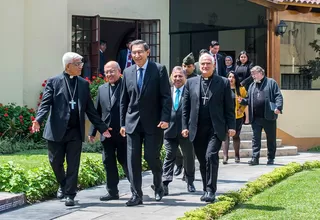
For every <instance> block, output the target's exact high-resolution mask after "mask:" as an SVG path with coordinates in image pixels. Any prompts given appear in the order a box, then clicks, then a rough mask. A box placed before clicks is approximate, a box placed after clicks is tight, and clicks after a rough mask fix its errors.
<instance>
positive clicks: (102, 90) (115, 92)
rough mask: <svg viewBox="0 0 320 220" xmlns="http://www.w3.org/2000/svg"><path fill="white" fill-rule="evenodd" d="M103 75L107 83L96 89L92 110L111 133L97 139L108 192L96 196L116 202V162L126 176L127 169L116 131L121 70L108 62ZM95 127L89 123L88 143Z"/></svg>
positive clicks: (121, 139)
mask: <svg viewBox="0 0 320 220" xmlns="http://www.w3.org/2000/svg"><path fill="white" fill-rule="evenodd" d="M104 72H105V76H106V78H107V79H108V82H107V83H105V84H103V85H101V86H100V87H99V89H98V96H97V102H96V108H97V111H98V113H99V116H100V117H101V120H103V121H104V122H105V123H106V125H107V126H108V128H109V132H110V134H111V137H110V138H105V137H104V136H101V138H100V140H101V143H102V146H103V152H102V153H103V154H102V160H103V161H102V162H103V165H104V168H105V171H106V177H107V181H106V182H107V184H106V188H107V191H108V193H107V194H106V195H104V196H101V197H100V200H101V201H109V200H116V199H119V190H118V183H119V172H118V168H117V161H118V162H119V164H120V165H121V166H122V169H123V171H124V173H125V174H126V176H128V166H127V140H126V138H125V137H122V136H121V135H120V133H119V131H120V112H119V111H120V90H121V84H122V78H121V77H120V74H121V69H120V67H119V64H118V63H117V62H115V61H110V62H108V63H107V64H106V65H105V66H104ZM96 133H97V128H96V127H95V126H94V125H93V124H92V125H91V129H90V132H89V140H90V141H91V142H94V139H95V136H96Z"/></svg>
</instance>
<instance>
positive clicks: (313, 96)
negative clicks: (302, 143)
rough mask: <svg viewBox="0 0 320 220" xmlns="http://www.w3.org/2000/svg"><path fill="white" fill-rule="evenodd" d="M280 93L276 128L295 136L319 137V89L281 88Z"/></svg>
mask: <svg viewBox="0 0 320 220" xmlns="http://www.w3.org/2000/svg"><path fill="white" fill-rule="evenodd" d="M282 95H283V99H284V108H283V114H282V115H280V116H279V119H278V128H280V129H281V130H283V131H285V132H286V133H288V134H290V135H291V136H293V137H296V138H302V137H303V138H308V137H312V138H315V137H320V129H319V125H320V117H319V102H318V100H320V91H299V90H282Z"/></svg>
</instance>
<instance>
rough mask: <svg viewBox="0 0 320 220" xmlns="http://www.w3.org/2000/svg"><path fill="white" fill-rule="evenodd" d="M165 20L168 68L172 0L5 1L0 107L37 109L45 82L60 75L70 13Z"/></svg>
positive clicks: (0, 20)
mask: <svg viewBox="0 0 320 220" xmlns="http://www.w3.org/2000/svg"><path fill="white" fill-rule="evenodd" d="M97 14H99V15H100V16H101V17H113V18H129V19H160V20H161V62H162V63H163V64H165V65H167V66H168V64H169V0H140V1H139V3H134V2H132V1H129V0H127V1H124V0H122V1H114V0H94V1H87V0H57V1H52V0H1V7H0V27H1V41H0V51H1V53H0V76H1V80H0V103H3V104H7V103H9V102H15V103H17V104H19V105H22V104H24V105H28V106H30V107H36V104H37V100H38V96H39V92H40V91H41V90H42V87H41V83H42V81H43V80H45V79H47V78H48V77H50V76H54V75H57V74H59V73H61V72H62V70H63V67H62V61H61V59H62V55H63V54H64V53H65V52H67V51H70V50H71V17H72V15H87V16H94V15H97Z"/></svg>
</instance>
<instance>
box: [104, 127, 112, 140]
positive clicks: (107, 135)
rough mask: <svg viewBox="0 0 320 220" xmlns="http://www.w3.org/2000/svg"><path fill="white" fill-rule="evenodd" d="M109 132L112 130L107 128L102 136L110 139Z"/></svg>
mask: <svg viewBox="0 0 320 220" xmlns="http://www.w3.org/2000/svg"><path fill="white" fill-rule="evenodd" d="M109 131H112V128H108V130H106V131H105V132H104V133H103V134H102V135H103V136H104V137H106V138H111V134H110V132H109Z"/></svg>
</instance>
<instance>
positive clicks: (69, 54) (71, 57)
mask: <svg viewBox="0 0 320 220" xmlns="http://www.w3.org/2000/svg"><path fill="white" fill-rule="evenodd" d="M82 58H83V57H82V56H81V55H80V54H77V53H74V52H67V53H65V54H64V55H63V57H62V65H63V68H66V66H67V65H68V64H69V63H72V62H73V60H74V59H82Z"/></svg>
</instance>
